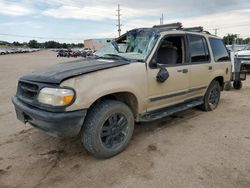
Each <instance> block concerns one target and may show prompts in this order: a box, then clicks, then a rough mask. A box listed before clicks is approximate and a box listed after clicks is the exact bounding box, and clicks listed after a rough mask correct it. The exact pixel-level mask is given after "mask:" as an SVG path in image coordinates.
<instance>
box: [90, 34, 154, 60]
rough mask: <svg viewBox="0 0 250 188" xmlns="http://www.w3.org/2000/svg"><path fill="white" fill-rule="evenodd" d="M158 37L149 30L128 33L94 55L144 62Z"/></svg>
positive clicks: (110, 42)
mask: <svg viewBox="0 0 250 188" xmlns="http://www.w3.org/2000/svg"><path fill="white" fill-rule="evenodd" d="M157 39H158V35H157V34H156V33H154V32H153V31H151V30H146V29H136V30H132V31H129V32H128V33H126V34H125V35H123V36H122V37H120V38H119V39H118V40H117V41H115V40H113V41H109V42H108V43H107V44H106V45H105V46H104V47H103V48H101V49H100V50H98V51H97V52H96V53H95V55H97V56H98V57H101V58H120V59H123V60H125V59H126V60H137V61H144V60H145V59H146V58H147V56H148V55H149V53H150V52H151V50H152V48H153V47H154V45H155V43H156V41H157Z"/></svg>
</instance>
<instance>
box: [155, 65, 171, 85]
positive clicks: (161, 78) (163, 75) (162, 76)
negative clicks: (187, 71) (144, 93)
mask: <svg viewBox="0 0 250 188" xmlns="http://www.w3.org/2000/svg"><path fill="white" fill-rule="evenodd" d="M168 78H169V72H168V70H167V69H166V68H162V67H161V68H160V71H159V72H158V74H157V76H156V80H157V82H159V83H164V82H165V81H166V80H167V79H168Z"/></svg>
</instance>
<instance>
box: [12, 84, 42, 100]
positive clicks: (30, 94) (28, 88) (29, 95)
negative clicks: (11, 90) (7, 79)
mask: <svg viewBox="0 0 250 188" xmlns="http://www.w3.org/2000/svg"><path fill="white" fill-rule="evenodd" d="M38 91H39V87H38V85H36V84H33V83H28V82H23V81H20V82H19V84H18V92H17V96H18V97H19V98H20V99H23V100H26V101H33V100H34V99H35V98H36V96H37V94H38Z"/></svg>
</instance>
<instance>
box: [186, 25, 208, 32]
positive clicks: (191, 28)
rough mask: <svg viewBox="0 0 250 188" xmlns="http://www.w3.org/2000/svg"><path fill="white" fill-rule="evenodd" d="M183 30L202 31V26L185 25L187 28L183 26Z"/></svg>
mask: <svg viewBox="0 0 250 188" xmlns="http://www.w3.org/2000/svg"><path fill="white" fill-rule="evenodd" d="M183 30H184V31H193V32H203V31H204V29H203V27H201V26H199V27H187V28H183Z"/></svg>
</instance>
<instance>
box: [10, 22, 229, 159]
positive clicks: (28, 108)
mask: <svg viewBox="0 0 250 188" xmlns="http://www.w3.org/2000/svg"><path fill="white" fill-rule="evenodd" d="M230 78H231V63H230V59H229V55H228V52H227V50H226V47H225V45H224V44H223V42H222V40H221V39H220V38H218V37H216V36H213V35H211V34H209V33H208V32H205V31H203V29H202V28H201V27H197V28H183V27H182V25H181V24H180V23H176V24H168V25H160V26H154V27H152V28H141V29H134V30H131V31H129V32H127V33H126V34H124V35H122V36H121V37H119V38H118V39H116V40H113V41H108V44H107V45H106V46H105V47H104V48H102V49H101V50H99V51H98V52H96V53H95V55H94V56H93V57H90V58H87V59H80V60H77V61H73V62H68V63H61V64H57V65H55V66H52V67H50V68H47V69H43V70H39V71H36V72H33V73H31V74H29V75H25V76H23V77H21V78H20V80H19V82H18V88H17V94H16V96H14V97H13V98H12V101H13V103H14V105H15V109H16V114H17V118H18V119H19V120H21V121H22V122H23V123H30V124H31V125H32V126H34V127H36V128H39V129H41V130H43V131H45V132H47V133H49V134H51V135H54V136H60V137H68V136H69V137H72V136H76V135H79V134H80V135H81V141H82V143H83V145H84V147H85V148H86V150H87V151H88V152H90V153H91V154H93V155H94V156H95V157H98V158H109V157H112V156H114V155H116V154H118V153H120V152H121V151H123V150H124V149H125V148H126V146H127V145H128V143H129V141H130V139H131V137H132V134H133V131H134V124H135V122H148V121H154V120H157V119H160V118H163V117H166V116H169V115H171V114H173V113H176V112H179V111H182V110H186V109H189V108H192V107H199V108H200V109H202V110H204V111H211V110H214V109H215V108H216V107H217V105H218V103H219V100H220V93H221V91H222V90H223V87H224V83H225V82H227V81H230Z"/></svg>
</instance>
